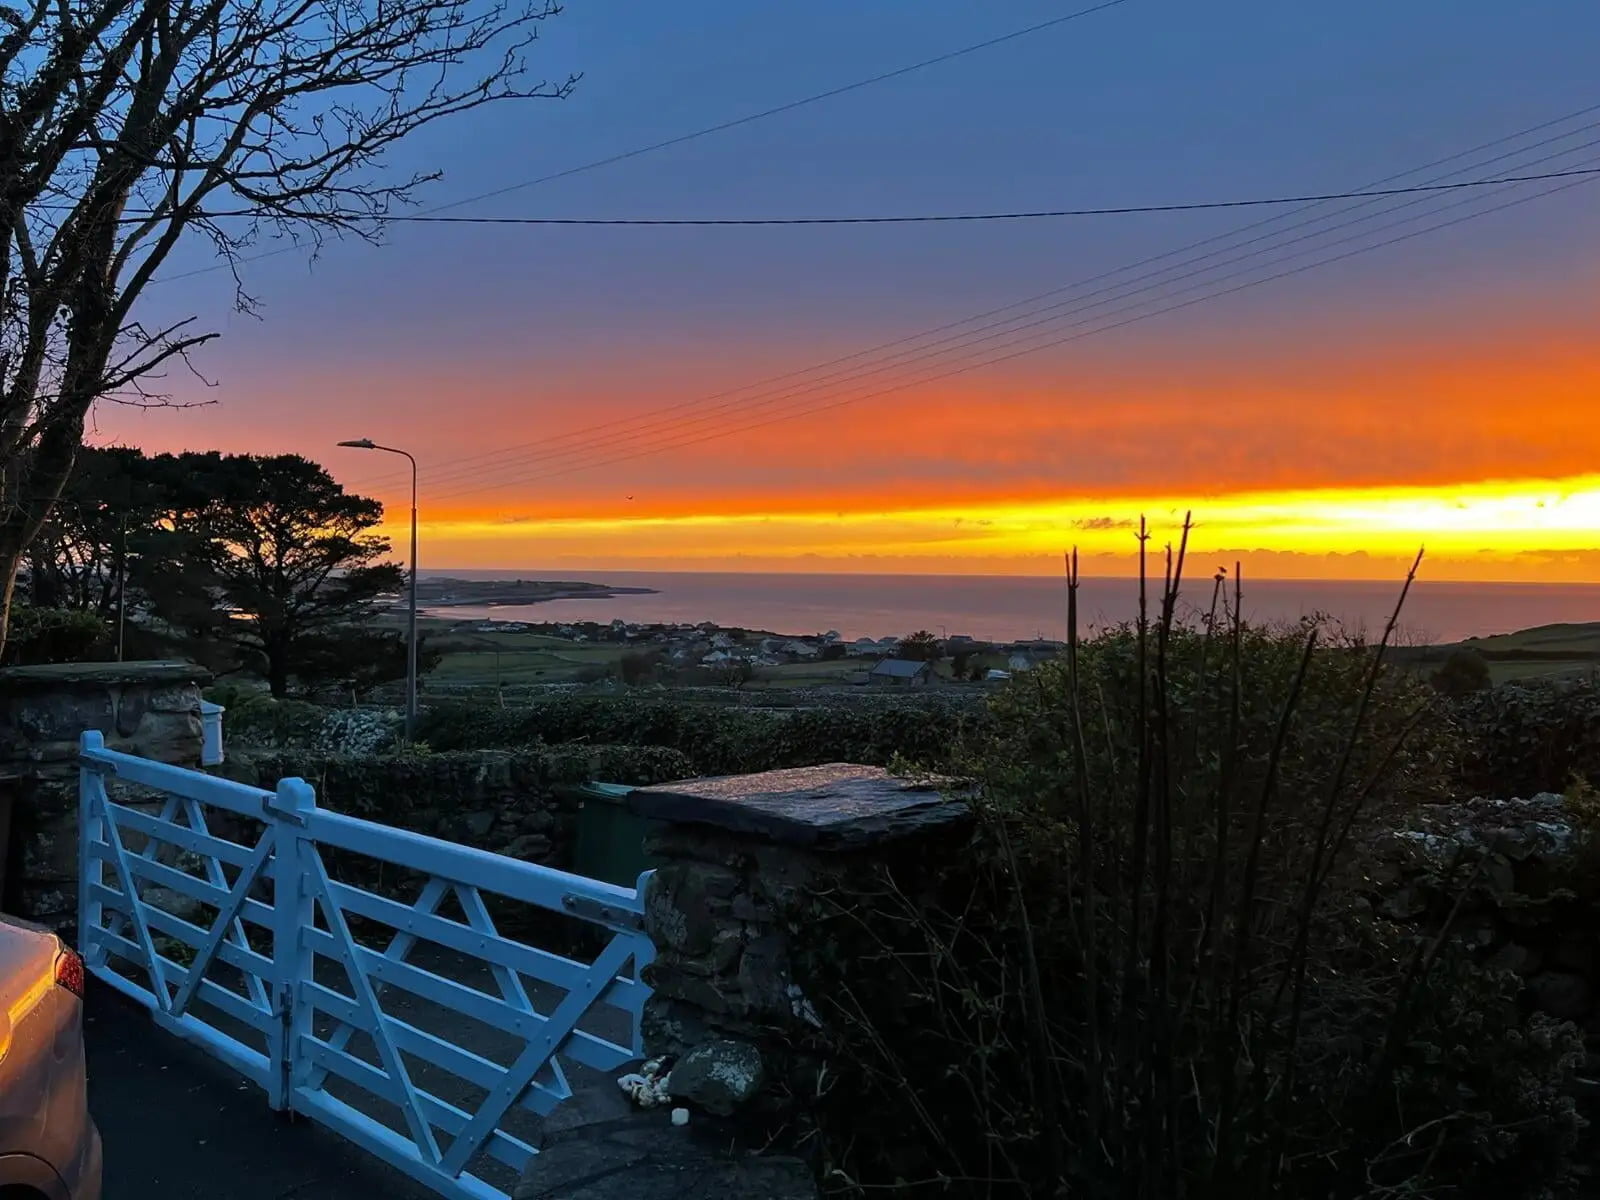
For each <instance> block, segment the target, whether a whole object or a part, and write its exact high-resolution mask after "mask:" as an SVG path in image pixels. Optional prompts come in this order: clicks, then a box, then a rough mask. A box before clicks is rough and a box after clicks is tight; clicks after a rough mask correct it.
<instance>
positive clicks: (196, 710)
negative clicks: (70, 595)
mask: <svg viewBox="0 0 1600 1200" xmlns="http://www.w3.org/2000/svg"><path fill="white" fill-rule="evenodd" d="M210 680H211V675H210V673H209V672H208V671H206V670H205V669H204V668H202V667H198V666H196V665H195V664H193V663H188V662H125V663H63V664H59V665H54V666H39V667H9V668H6V669H5V670H0V842H3V841H4V840H5V830H6V828H7V826H9V831H10V839H9V840H10V847H9V851H8V852H6V853H5V854H4V857H3V858H0V908H4V909H5V910H6V911H8V912H12V913H15V914H16V915H18V916H22V917H26V918H28V919H30V920H33V921H37V922H39V923H40V924H43V925H47V926H50V927H51V928H54V929H58V930H66V929H69V928H70V927H71V925H72V923H73V921H74V920H75V919H76V916H77V896H78V737H79V735H80V734H82V733H83V732H84V731H85V730H89V729H97V730H99V731H100V732H101V733H102V734H104V735H105V739H106V745H107V747H108V748H110V749H112V750H121V751H123V752H125V753H128V754H137V755H139V756H141V757H143V758H150V759H155V760H157V761H159V762H165V763H174V764H177V765H179V766H186V767H198V766H199V765H200V748H201V725H200V689H201V688H202V687H203V686H204V685H205V684H206V683H209V682H210ZM7 810H9V811H7Z"/></svg>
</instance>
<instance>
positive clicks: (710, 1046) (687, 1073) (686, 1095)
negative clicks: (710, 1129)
mask: <svg viewBox="0 0 1600 1200" xmlns="http://www.w3.org/2000/svg"><path fill="white" fill-rule="evenodd" d="M766 1077H767V1073H766V1068H765V1067H764V1066H763V1065H762V1062H761V1051H759V1050H757V1049H756V1048H755V1047H754V1046H752V1045H750V1044H749V1043H747V1042H735V1041H732V1040H730V1039H725V1038H724V1039H719V1040H717V1041H713V1042H705V1043H704V1044H702V1045H699V1046H696V1047H695V1048H694V1049H693V1050H690V1051H689V1052H688V1053H687V1054H685V1055H684V1056H683V1057H682V1058H681V1059H679V1060H678V1062H677V1064H676V1065H675V1066H674V1067H673V1068H672V1075H671V1076H670V1077H669V1079H668V1083H669V1085H670V1086H671V1089H672V1095H673V1097H674V1098H676V1099H679V1100H688V1101H689V1102H690V1103H692V1104H696V1105H698V1106H699V1107H701V1108H703V1109H705V1110H706V1111H707V1112H709V1113H713V1114H715V1115H716V1116H719V1117H729V1116H732V1115H733V1114H734V1112H735V1111H736V1110H737V1109H738V1108H739V1107H740V1106H741V1105H743V1104H744V1103H745V1102H746V1101H748V1100H749V1099H750V1098H751V1097H752V1096H754V1095H755V1094H756V1093H757V1092H758V1091H760V1090H761V1085H762V1084H763V1083H764V1082H766Z"/></svg>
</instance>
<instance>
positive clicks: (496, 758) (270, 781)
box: [250, 745, 693, 836]
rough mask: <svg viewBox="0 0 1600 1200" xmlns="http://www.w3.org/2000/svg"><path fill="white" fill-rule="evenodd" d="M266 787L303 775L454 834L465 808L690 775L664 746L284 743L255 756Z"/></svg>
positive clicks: (386, 814)
mask: <svg viewBox="0 0 1600 1200" xmlns="http://www.w3.org/2000/svg"><path fill="white" fill-rule="evenodd" d="M250 770H251V774H252V775H253V778H254V781H255V783H256V784H257V785H258V786H260V787H267V788H270V787H274V786H276V784H277V782H278V780H280V779H282V778H284V777H285V776H291V775H298V776H300V777H302V778H304V779H305V780H306V781H307V782H309V783H310V784H311V785H312V786H313V787H315V788H316V790H317V795H318V799H319V802H320V803H322V804H324V805H325V806H327V807H329V808H335V809H338V810H339V811H341V812H348V813H353V814H356V815H358V816H364V817H370V818H372V819H375V820H380V821H383V822H385V823H387V824H393V825H398V826H400V827H402V828H406V829H414V830H417V831H418V832H422V833H443V834H445V835H446V836H453V834H454V831H453V829H452V828H451V826H452V822H453V818H454V817H455V816H457V815H459V814H461V813H465V812H469V811H473V810H477V809H483V808H486V807H493V806H496V805H504V804H506V803H507V802H508V801H509V800H510V798H512V797H516V798H517V799H518V801H519V803H520V804H522V805H527V804H539V803H546V802H549V800H550V797H551V796H552V794H553V793H554V792H555V790H556V789H557V788H559V787H560V786H561V785H563V784H573V783H584V782H587V781H589V780H598V781H601V782H605V783H626V784H633V785H635V786H643V785H646V784H652V783H666V782H670V781H672V780H675V779H685V778H687V777H688V776H689V775H691V774H692V773H693V772H692V769H691V767H690V764H689V761H688V759H687V758H685V757H684V756H683V755H681V754H678V753H677V752H675V751H673V750H670V749H667V748H666V747H662V746H607V745H587V746H541V747H538V748H536V749H532V750H524V751H492V750H487V751H486V750H455V751H447V752H444V753H437V754H436V753H431V752H430V753H420V754H418V753H411V754H407V753H403V752H402V753H398V754H373V755H349V754H317V753H311V752H304V751H294V750H285V751H279V752H276V753H272V754H266V755H260V756H257V757H255V758H254V759H253V760H252V762H251V767H250Z"/></svg>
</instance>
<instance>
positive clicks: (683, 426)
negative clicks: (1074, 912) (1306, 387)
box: [435, 140, 1600, 498]
mask: <svg viewBox="0 0 1600 1200" xmlns="http://www.w3.org/2000/svg"><path fill="white" fill-rule="evenodd" d="M1595 144H1600V140H1597V142H1596V143H1595ZM1588 181H1589V180H1588V179H1587V178H1579V179H1577V180H1576V181H1574V182H1575V183H1583V182H1588ZM1564 186H1573V185H1572V184H1567V185H1564ZM1555 190H1560V189H1555ZM1539 194H1541V195H1542V194H1547V193H1539ZM1475 199H1476V198H1475V197H1472V198H1468V199H1463V200H1457V201H1455V202H1454V203H1452V204H1450V205H1447V206H1444V208H1441V209H1436V210H1434V211H1433V212H1431V213H1430V212H1423V213H1419V214H1415V215H1413V216H1410V217H1406V218H1403V219H1401V220H1399V221H1391V222H1389V223H1387V224H1385V225H1382V226H1380V227H1379V228H1378V229H1376V230H1364V231H1362V232H1360V233H1357V234H1352V235H1348V236H1346V237H1343V238H1340V239H1338V240H1337V241H1335V242H1332V243H1328V244H1326V245H1321V246H1314V247H1311V248H1309V249H1307V250H1301V251H1297V252H1295V253H1293V254H1289V255H1280V256H1279V257H1277V258H1274V259H1269V260H1268V261H1267V262H1266V263H1264V264H1258V265H1256V266H1252V267H1249V268H1246V269H1244V270H1238V271H1233V272H1230V273H1228V274H1226V275H1222V276H1220V277H1217V278H1213V279H1207V280H1204V281H1202V282H1200V283H1197V284H1191V285H1189V286H1188V287H1184V288H1181V289H1178V290H1177V291H1176V292H1173V293H1171V295H1169V296H1156V297H1154V298H1153V300H1154V302H1156V303H1161V302H1162V301H1163V300H1167V299H1171V298H1172V297H1173V296H1182V295H1185V294H1187V293H1191V292H1194V291H1196V290H1201V289H1205V288H1210V287H1214V286H1215V285H1216V284H1218V283H1225V282H1227V281H1229V280H1233V279H1238V278H1240V277H1241V276H1245V275H1249V274H1251V273H1253V272H1255V271H1257V270H1259V269H1260V267H1261V266H1266V267H1271V266H1274V265H1279V264H1282V263H1286V262H1292V261H1294V260H1295V259H1297V258H1304V257H1305V255H1306V254H1308V253H1320V252H1322V251H1324V250H1327V249H1331V248H1333V247H1336V246H1340V245H1345V244H1349V243H1351V242H1353V241H1358V240H1360V239H1362V238H1365V237H1369V236H1371V235H1372V234H1373V233H1382V232H1385V231H1387V230H1390V229H1395V228H1399V227H1401V226H1404V225H1409V224H1412V223H1414V222H1415V221H1417V220H1419V219H1425V218H1427V217H1430V216H1436V215H1438V214H1439V213H1440V212H1442V211H1446V210H1448V209H1450V208H1457V207H1460V206H1461V205H1462V204H1464V203H1468V202H1475ZM1497 207H1504V206H1497ZM1484 211H1486V212H1489V211H1496V209H1487V210H1484ZM1384 215H1387V214H1384V213H1379V214H1373V215H1372V217H1367V218H1362V219H1361V221H1362V222H1364V221H1367V220H1371V219H1373V218H1374V217H1379V216H1384ZM1471 215H1472V214H1468V216H1469V217H1470V216H1471ZM1458 221H1459V219H1457V220H1453V221H1448V222H1444V223H1442V224H1440V225H1435V226H1429V227H1428V228H1429V229H1432V228H1442V227H1444V226H1446V225H1450V224H1455V223H1458ZM1357 223H1361V222H1348V223H1346V224H1357ZM1342 227H1343V226H1340V227H1338V228H1342ZM1329 232H1331V231H1329ZM1318 236H1320V235H1318ZM1410 236H1413V235H1409V234H1408V235H1402V236H1401V237H1399V238H1391V239H1388V240H1387V241H1384V242H1381V243H1378V245H1389V244H1391V243H1392V242H1394V241H1397V240H1406V238H1408V237H1410ZM1296 240H1297V241H1299V240H1304V239H1303V238H1302V239H1296ZM1278 248H1279V247H1270V248H1269V250H1275V249H1278ZM1362 252H1364V250H1363V249H1362V248H1357V249H1356V250H1352V251H1349V252H1346V253H1344V254H1341V255H1337V256H1334V257H1333V258H1331V259H1323V260H1319V261H1318V263H1313V264H1308V265H1305V266H1301V267H1296V268H1292V269H1290V270H1287V271H1280V272H1277V273H1275V274H1273V275H1270V276H1267V277H1266V278H1265V279H1262V280H1257V281H1253V282H1246V283H1244V284H1239V285H1236V286H1234V287H1229V288H1224V289H1222V290H1221V291H1218V292H1214V293H1211V294H1212V295H1227V294H1231V293H1232V292H1235V291H1240V290H1243V289H1244V288H1247V287H1251V286H1255V284H1256V283H1259V282H1266V281H1267V280H1270V279H1278V278H1283V277H1285V276H1286V275H1293V274H1298V273H1300V272H1301V271H1302V270H1306V269H1309V267H1310V266H1315V265H1320V263H1321V262H1332V261H1339V260H1340V259H1343V258H1347V257H1351V256H1352V255H1353V254H1357V253H1362ZM1259 253H1264V252H1258V255H1256V256H1259ZM1245 257H1247V258H1248V257H1255V256H1245ZM1230 261H1236V260H1230ZM1213 269H1214V268H1208V269H1207V271H1210V270H1213ZM1204 273H1206V272H1190V273H1189V274H1188V275H1183V276H1179V277H1178V278H1177V279H1174V280H1168V281H1165V282H1163V283H1159V284H1153V285H1148V286H1146V287H1144V288H1140V289H1137V290H1136V291H1135V292H1132V293H1127V294H1125V295H1123V296H1115V297H1112V298H1111V299H1110V300H1108V301H1102V302H1100V303H1099V304H1096V305H1093V306H1091V307H1094V308H1104V307H1105V306H1106V304H1109V303H1112V302H1114V301H1116V300H1121V299H1127V298H1129V297H1130V296H1134V295H1137V294H1138V293H1139V292H1146V291H1150V290H1152V289H1155V290H1158V291H1159V290H1163V289H1166V288H1169V287H1170V285H1171V284H1173V283H1177V282H1181V281H1182V280H1183V279H1186V278H1189V277H1190V276H1191V275H1195V274H1204ZM1201 298H1202V299H1204V298H1208V297H1204V296H1203V297H1201ZM1151 302H1152V300H1149V299H1147V300H1140V301H1137V302H1136V303H1133V304H1123V305H1121V306H1120V307H1117V308H1113V309H1110V310H1109V311H1105V312H1100V313H1098V314H1095V315H1092V316H1090V317H1088V318H1086V319H1080V320H1078V321H1074V322H1073V323H1072V324H1071V325H1069V326H1067V328H1069V329H1072V328H1081V327H1082V326H1084V325H1088V324H1093V323H1094V322H1096V321H1103V320H1105V319H1106V318H1107V317H1115V316H1117V315H1119V314H1122V313H1128V312H1132V311H1135V310H1137V309H1138V308H1140V307H1143V306H1145V305H1147V304H1149V303H1151ZM1194 302H1195V301H1185V302H1183V303H1181V304H1176V305H1169V306H1167V307H1165V308H1162V309H1160V310H1158V311H1159V312H1165V311H1171V310H1172V309H1173V308H1183V307H1187V306H1188V305H1189V304H1191V303H1194ZM1144 315H1145V316H1149V315H1155V314H1154V313H1151V314H1144ZM1060 319H1061V318H1060V317H1054V318H1048V319H1046V320H1036V321H1033V322H1031V323H1030V324H1029V325H1025V326H1019V327H1017V328H1015V329H1005V330H1001V331H1000V332H999V333H992V334H989V335H988V336H986V337H983V338H978V339H974V340H973V341H970V342H968V343H967V344H965V345H960V346H956V347H952V348H951V349H948V350H942V351H939V352H938V354H937V355H935V356H933V357H941V356H948V355H951V354H952V353H954V352H956V351H971V349H972V348H973V347H974V346H976V345H978V344H979V343H981V342H992V341H994V340H995V339H996V338H1001V337H1007V336H1008V335H1012V334H1017V333H1021V332H1024V331H1025V330H1027V329H1030V328H1034V327H1037V326H1043V325H1047V324H1056V323H1058V322H1059V321H1060ZM1139 319H1144V317H1143V316H1140V317H1135V318H1132V320H1139ZM1128 323H1130V321H1128V320H1123V321H1117V322H1116V323H1115V324H1113V325H1110V326H1105V327H1103V328H1099V329H1093V330H1090V331H1089V333H1087V334H1083V335H1077V336H1068V337H1065V338H1063V337H1051V338H1050V340H1049V341H1046V342H1044V343H1043V344H1042V345H1040V346H1036V347H1031V348H1027V349H1024V350H1022V351H1019V352H1018V353H1031V352H1032V350H1033V349H1042V348H1045V347H1047V346H1053V345H1059V344H1062V343H1063V342H1068V341H1075V340H1078V336H1090V335H1091V334H1093V333H1097V332H1104V331H1105V330H1106V329H1109V328H1120V327H1122V326H1123V325H1125V324H1128ZM1046 332H1047V333H1048V331H1046ZM1039 336H1041V335H1040V334H1033V335H1031V337H1032V338H1033V339H1037V338H1038V337H1039ZM1027 340H1029V339H1028V338H1022V339H1018V338H1014V337H1013V338H1011V339H1010V340H1008V341H1002V342H1000V343H999V344H998V345H996V346H993V347H990V348H989V349H988V350H984V351H980V353H992V352H993V351H994V350H1000V349H1006V348H1008V347H1013V346H1017V345H1019V344H1020V343H1021V342H1025V341H1027ZM972 357H973V355H972V354H971V353H965V354H960V355H958V356H957V357H956V358H953V359H949V361H954V362H960V361H962V360H963V359H970V358H972ZM1012 357H1016V354H1006V355H1001V356H1000V357H999V358H991V359H987V360H985V361H986V362H995V361H1004V360H1006V359H1009V358H1012ZM919 365H922V366H927V365H934V364H931V363H923V364H919ZM977 365H982V364H977ZM884 369H885V368H878V369H875V370H873V371H869V372H865V373H864V374H863V375H859V376H856V377H855V378H854V379H851V380H845V381H843V382H844V383H845V384H849V383H857V382H860V381H861V380H862V379H864V378H865V377H866V375H872V374H881V373H882V371H883V370H884ZM965 369H967V368H963V369H962V370H965ZM954 373H957V374H959V373H961V372H960V371H957V372H954ZM943 377H944V374H936V375H933V376H929V377H928V378H927V379H921V380H915V381H913V383H917V382H927V381H928V380H929V379H937V378H943ZM898 390H901V389H900V388H899V387H891V388H889V389H886V391H876V392H870V393H867V395H866V396H857V397H854V398H852V399H851V400H848V401H846V402H847V403H853V402H855V400H859V399H865V398H868V397H869V396H875V395H880V394H886V392H894V391H898ZM786 399H787V400H788V404H787V405H786V406H785V408H786V410H787V411H780V413H779V415H778V417H777V418H776V419H788V418H791V417H795V416H803V415H806V414H808V413H809V412H810V411H812V409H811V407H809V406H804V405H802V406H801V407H799V408H796V407H795V398H794V395H793V394H792V395H791V396H790V397H783V396H779V397H774V398H773V399H771V400H767V401H763V402H762V403H760V404H756V405H751V406H748V407H747V408H746V409H744V410H742V412H743V414H744V415H748V413H749V412H750V411H751V410H755V409H765V408H771V407H773V406H774V405H779V404H781V403H782V402H783V401H784V400H786ZM822 407H823V408H832V407H837V406H836V405H831V404H830V405H823V406H822ZM736 415H738V414H736ZM710 420H711V418H709V417H707V418H697V419H692V420H689V421H686V422H682V423H680V424H679V426H678V427H677V428H676V429H674V430H673V431H671V432H672V433H674V434H681V433H682V432H684V431H686V430H688V428H689V427H690V426H694V425H705V424H707V423H708V422H709V421H710ZM719 420H720V419H719ZM768 423H770V422H760V423H759V424H768ZM640 437H641V435H639V434H630V435H628V436H626V437H624V438H623V439H621V440H622V441H623V442H627V441H630V440H632V441H638V440H640ZM696 440H697V439H696ZM617 442H618V439H616V438H610V439H607V440H606V441H605V442H604V443H602V444H601V445H600V446H599V447H597V448H604V449H615V448H617ZM675 444H679V443H674V442H667V443H665V444H662V443H659V442H657V443H655V444H653V445H652V447H651V450H652V452H653V451H654V450H658V449H668V448H671V447H672V446H673V445H675ZM583 449H585V448H583V447H579V448H576V449H575V450H571V451H563V452H561V453H560V454H557V455H553V456H552V457H570V456H571V455H572V454H573V453H576V452H577V451H580V450H583ZM534 457H538V456H534ZM605 461H610V460H605ZM507 465H511V464H507ZM519 465H521V464H519ZM590 465H593V464H590ZM559 473H562V474H564V473H566V472H559ZM476 474H477V476H478V477H479V478H480V479H481V477H482V472H481V471H480V472H477V473H476ZM526 477H528V478H532V477H533V476H532V475H529V476H526ZM516 481H517V478H516V477H512V478H502V479H500V480H492V481H489V482H488V484H487V485H486V486H479V487H473V488H469V489H468V491H483V490H489V489H490V488H493V487H497V486H501V485H502V484H504V483H510V482H516ZM455 494H457V493H454V492H444V493H435V496H436V497H437V498H445V497H449V496H452V495H455Z"/></svg>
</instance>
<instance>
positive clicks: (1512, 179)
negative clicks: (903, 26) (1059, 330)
mask: <svg viewBox="0 0 1600 1200" xmlns="http://www.w3.org/2000/svg"><path fill="white" fill-rule="evenodd" d="M1596 173H1597V172H1596V170H1595V169H1594V168H1585V169H1584V170H1579V171H1547V172H1545V173H1543V174H1539V175H1507V176H1502V177H1501V178H1498V179H1466V180H1462V181H1461V182H1459V183H1434V184H1423V185H1419V186H1417V187H1402V188H1376V189H1373V190H1370V191H1360V192H1320V193H1316V192H1314V193H1311V194H1308V195H1303V196H1268V197H1253V198H1250V199H1244V200H1190V201H1181V202H1176V203H1169V204H1124V205H1118V206H1115V207H1110V208H1052V209H1037V210H1033V211H1022V212H983V213H931V214H929V213H923V214H916V215H910V216H883V217H432V216H423V215H417V216H410V217H407V216H400V217H386V218H384V223H385V224H389V223H405V224H414V225H696V226H705V225H713V226H715V225H917V224H937V223H947V222H959V221H1039V220H1045V219H1048V218H1056V217H1123V216H1133V215H1136V214H1140V213H1174V212H1203V211H1206V210H1208V209H1219V208H1269V207H1273V206H1276V205H1284V204H1321V203H1323V202H1325V201H1329V200H1361V199H1365V198H1367V197H1373V198H1378V197H1384V196H1409V195H1413V194H1415V193H1418V192H1453V191H1459V190H1461V189H1463V188H1481V187H1493V186H1495V185H1496V184H1502V183H1538V182H1541V181H1543V180H1546V179H1570V178H1571V177H1573V176H1575V175H1592V174H1596ZM206 215H207V216H212V217H219V216H222V217H237V216H246V215H248V214H246V213H208V214H206Z"/></svg>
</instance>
